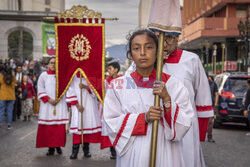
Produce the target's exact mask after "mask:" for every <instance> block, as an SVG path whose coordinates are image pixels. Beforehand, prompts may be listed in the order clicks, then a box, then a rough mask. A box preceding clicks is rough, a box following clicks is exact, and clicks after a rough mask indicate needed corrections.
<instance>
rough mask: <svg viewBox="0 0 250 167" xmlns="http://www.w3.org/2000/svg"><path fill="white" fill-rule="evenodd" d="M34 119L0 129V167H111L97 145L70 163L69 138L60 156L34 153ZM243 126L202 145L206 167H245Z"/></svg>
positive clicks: (248, 151)
mask: <svg viewBox="0 0 250 167" xmlns="http://www.w3.org/2000/svg"><path fill="white" fill-rule="evenodd" d="M36 132H37V119H36V118H33V120H32V121H31V122H23V121H21V120H17V121H16V122H13V127H12V129H11V130H7V125H6V124H4V125H3V126H2V127H1V128H0V167H46V166H50V167H65V166H73V167H80V166H81V167H82V166H84V167H97V166H101V167H114V166H115V160H111V159H109V156H110V151H109V149H104V150H100V145H99V144H90V151H91V153H92V157H91V158H84V156H83V152H82V150H79V154H78V159H77V160H70V159H69V156H70V154H71V147H72V144H71V143H72V136H71V135H70V134H68V135H67V144H66V147H65V148H63V154H62V155H57V154H55V155H54V156H50V157H47V156H46V155H45V154H46V152H47V149H46V148H41V149H36V148H35V142H36ZM247 132H248V131H247V129H246V128H245V126H239V125H237V126H236V125H225V126H223V127H222V128H220V129H215V130H214V139H215V140H216V142H215V143H208V142H203V143H202V148H203V154H204V157H205V161H206V164H207V167H224V166H225V167H249V166H250V136H246V135H245V134H246V133H247Z"/></svg>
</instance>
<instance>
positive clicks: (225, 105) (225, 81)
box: [214, 73, 250, 128]
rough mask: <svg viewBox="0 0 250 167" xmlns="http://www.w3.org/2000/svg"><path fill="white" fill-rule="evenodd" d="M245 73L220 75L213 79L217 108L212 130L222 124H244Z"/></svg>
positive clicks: (246, 77) (245, 121)
mask: <svg viewBox="0 0 250 167" xmlns="http://www.w3.org/2000/svg"><path fill="white" fill-rule="evenodd" d="M249 78H250V76H248V75H247V74H246V73H222V74H220V75H217V76H216V77H215V82H216V84H217V86H218V92H219V108H218V112H217V114H216V117H215V119H214V128H219V127H220V125H221V124H222V123H223V122H237V123H246V125H247V126H248V127H249V123H248V120H247V118H245V117H244V116H243V111H244V110H243V103H242V99H243V97H244V96H245V94H246V92H247V79H249Z"/></svg>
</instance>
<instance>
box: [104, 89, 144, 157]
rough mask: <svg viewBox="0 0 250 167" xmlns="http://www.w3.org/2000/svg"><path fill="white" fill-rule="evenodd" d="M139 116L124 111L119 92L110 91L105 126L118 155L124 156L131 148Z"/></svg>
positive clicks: (106, 99)
mask: <svg viewBox="0 0 250 167" xmlns="http://www.w3.org/2000/svg"><path fill="white" fill-rule="evenodd" d="M138 116H139V114H133V113H129V112H128V111H127V112H126V111H122V107H121V99H120V97H119V95H118V92H117V90H115V89H108V90H107V94H106V96H105V100H104V110H103V118H104V121H103V124H105V125H104V127H105V131H106V132H107V135H108V137H109V139H110V141H111V143H112V145H113V147H115V149H116V151H117V153H118V154H119V155H120V156H122V155H123V154H124V153H125V152H126V151H127V150H128V149H129V148H130V147H129V146H130V144H131V143H132V142H133V140H134V138H135V136H131V134H132V132H133V129H134V126H135V124H136V120H137V117H138Z"/></svg>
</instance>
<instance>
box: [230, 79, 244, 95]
mask: <svg viewBox="0 0 250 167" xmlns="http://www.w3.org/2000/svg"><path fill="white" fill-rule="evenodd" d="M229 88H230V89H231V90H233V91H236V92H246V91H247V79H243V78H230V79H229Z"/></svg>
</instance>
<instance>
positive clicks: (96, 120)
mask: <svg viewBox="0 0 250 167" xmlns="http://www.w3.org/2000/svg"><path fill="white" fill-rule="evenodd" d="M79 84H80V73H79V72H78V73H77V74H76V76H75V77H74V78H73V80H72V82H71V84H70V86H69V89H68V91H67V93H66V101H67V103H70V104H71V109H72V114H71V124H70V133H72V134H73V146H72V155H71V156H70V159H76V158H77V154H78V151H79V146H80V143H81V131H82V128H81V122H82V121H83V140H84V147H83V151H84V156H85V157H91V154H90V152H89V143H100V140H101V120H100V116H99V110H98V105H97V97H96V95H95V93H94V92H93V90H92V89H91V88H90V87H89V86H88V84H87V81H86V80H85V79H84V78H82V84H81V85H82V86H83V88H82V107H83V108H82V109H83V120H81V112H80V111H81V109H80V108H81V107H80V105H81V89H80V87H79Z"/></svg>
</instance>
